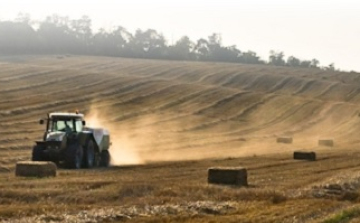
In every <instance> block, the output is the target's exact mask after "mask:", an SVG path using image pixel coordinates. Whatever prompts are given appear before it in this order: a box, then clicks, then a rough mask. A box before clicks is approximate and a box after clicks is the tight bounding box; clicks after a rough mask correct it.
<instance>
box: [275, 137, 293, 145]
mask: <svg viewBox="0 0 360 223" xmlns="http://www.w3.org/2000/svg"><path fill="white" fill-rule="evenodd" d="M276 142H277V143H286V144H291V143H292V142H293V138H291V137H279V138H277V139H276Z"/></svg>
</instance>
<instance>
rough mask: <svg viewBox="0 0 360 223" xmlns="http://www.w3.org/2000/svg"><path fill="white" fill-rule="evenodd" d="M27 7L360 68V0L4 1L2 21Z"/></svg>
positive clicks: (38, 15)
mask: <svg viewBox="0 0 360 223" xmlns="http://www.w3.org/2000/svg"><path fill="white" fill-rule="evenodd" d="M19 12H23V13H29V14H30V15H31V18H32V19H35V20H42V19H44V18H45V17H46V16H47V15H52V14H55V13H56V14H59V15H62V16H69V17H70V18H71V19H78V18H80V17H81V16H82V15H88V16H90V17H91V19H92V21H93V25H94V27H93V28H94V31H96V30H97V29H98V28H100V27H105V28H107V29H111V28H113V27H115V26H116V25H121V26H123V27H125V28H127V29H128V30H129V31H131V32H132V33H133V32H134V31H135V30H136V29H138V28H140V29H148V28H152V29H155V30H157V31H158V32H160V33H162V34H164V36H165V37H166V39H167V40H168V42H169V43H170V44H171V43H172V42H174V41H176V40H178V39H179V38H180V37H181V36H183V35H187V36H189V37H190V38H191V39H192V40H193V41H196V40H198V39H199V38H201V37H203V38H207V37H208V36H209V35H211V34H212V33H220V34H221V36H222V40H223V45H225V46H230V45H236V46H237V47H238V49H240V50H242V51H247V50H252V51H255V52H256V53H258V55H259V56H261V57H262V59H265V60H267V59H268V56H269V51H270V50H275V51H283V52H284V53H285V56H286V58H287V57H288V56H291V55H293V56H296V57H298V58H300V59H312V58H316V59H318V60H320V62H321V65H322V66H327V65H329V64H330V63H335V67H336V68H340V69H342V70H348V71H350V70H355V71H360V1H358V0H336V1H331V0H328V1H325V0H313V1H311V0H237V1H236V0H222V1H221V0H207V1H204V0H181V1H170V0H167V1H166V0H152V1H149V0H148V1H146V0H130V1H122V0H101V1H98V0H94V1H90V0H88V1H80V0H71V1H70V0H62V1H50V0H31V1H29V0H8V1H4V0H0V20H9V19H10V20H12V19H14V18H16V16H17V15H18V13H19Z"/></svg>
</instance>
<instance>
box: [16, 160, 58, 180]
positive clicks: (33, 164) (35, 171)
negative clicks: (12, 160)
mask: <svg viewBox="0 0 360 223" xmlns="http://www.w3.org/2000/svg"><path fill="white" fill-rule="evenodd" d="M56 169H57V168H56V164H55V163H53V162H39V161H21V162H17V163H16V169H15V175H16V176H23V177H55V176H56Z"/></svg>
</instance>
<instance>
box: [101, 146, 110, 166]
mask: <svg viewBox="0 0 360 223" xmlns="http://www.w3.org/2000/svg"><path fill="white" fill-rule="evenodd" d="M100 159H101V160H100V166H101V167H109V165H110V153H109V151H108V150H103V151H101V154H100Z"/></svg>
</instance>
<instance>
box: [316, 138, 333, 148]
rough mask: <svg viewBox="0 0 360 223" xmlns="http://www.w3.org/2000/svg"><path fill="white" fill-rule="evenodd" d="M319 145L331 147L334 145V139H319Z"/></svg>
mask: <svg viewBox="0 0 360 223" xmlns="http://www.w3.org/2000/svg"><path fill="white" fill-rule="evenodd" d="M319 146H329V147H333V146H334V140H332V139H320V140H319Z"/></svg>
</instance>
